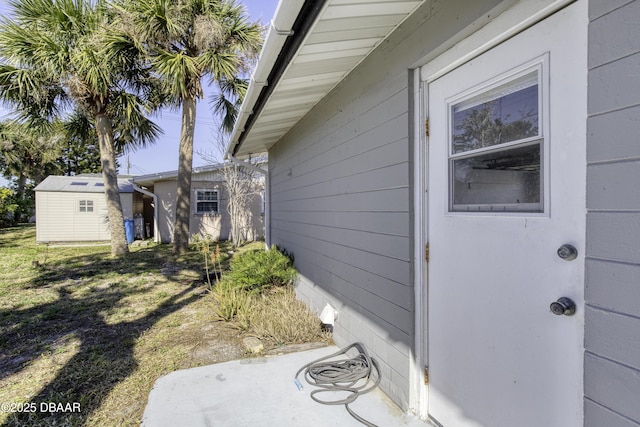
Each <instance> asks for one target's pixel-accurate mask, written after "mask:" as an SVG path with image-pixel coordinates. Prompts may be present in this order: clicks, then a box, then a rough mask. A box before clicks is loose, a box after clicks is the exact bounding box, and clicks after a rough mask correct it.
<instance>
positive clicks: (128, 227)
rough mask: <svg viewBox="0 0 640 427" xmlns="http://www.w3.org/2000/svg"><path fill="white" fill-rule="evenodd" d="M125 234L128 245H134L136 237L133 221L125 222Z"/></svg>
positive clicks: (126, 220)
mask: <svg viewBox="0 0 640 427" xmlns="http://www.w3.org/2000/svg"><path fill="white" fill-rule="evenodd" d="M124 234H125V236H126V237H127V243H129V244H131V243H133V238H134V236H135V227H134V223H133V220H132V219H125V220H124Z"/></svg>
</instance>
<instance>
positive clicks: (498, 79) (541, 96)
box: [446, 53, 550, 217]
mask: <svg viewBox="0 0 640 427" xmlns="http://www.w3.org/2000/svg"><path fill="white" fill-rule="evenodd" d="M533 71H535V72H537V76H538V82H537V85H538V114H539V128H538V135H536V136H532V137H529V138H524V139H520V140H516V141H511V142H507V143H503V144H499V145H496V146H491V147H485V148H480V149H476V150H471V151H465V152H462V153H455V154H454V153H453V148H452V138H453V135H452V129H453V117H452V116H451V107H452V106H453V105H455V104H456V103H459V102H461V101H463V100H465V99H468V98H472V97H473V96H477V95H478V94H482V93H485V92H488V91H491V90H492V89H495V88H496V87H500V86H501V85H504V84H508V83H509V82H510V81H513V80H517V79H518V78H520V77H522V76H525V75H527V74H529V73H531V72H533ZM446 102H447V121H448V124H447V126H448V130H447V144H449V148H448V157H449V158H448V160H449V190H448V194H449V211H448V213H447V215H476V216H477V215H483V216H484V215H486V216H530V217H539V216H549V214H550V212H549V191H550V188H549V180H550V176H549V161H550V159H549V137H548V133H549V132H548V130H547V128H548V126H549V114H550V111H549V54H548V53H545V54H544V55H542V56H540V57H538V58H534V59H532V60H531V61H528V62H526V63H524V64H522V65H520V66H518V67H516V68H515V69H513V70H510V71H507V72H506V73H503V74H500V75H498V76H495V77H494V78H492V79H491V80H489V81H487V82H484V83H483V84H480V85H476V86H474V87H472V88H469V89H467V90H466V91H464V92H462V93H460V94H457V95H455V96H453V97H451V98H449V99H447V100H446ZM536 143H540V157H541V159H540V195H541V199H540V202H538V203H529V204H526V203H523V204H520V205H506V204H504V205H503V204H489V205H486V206H485V207H483V208H482V209H481V210H474V209H470V210H468V211H465V210H463V209H455V205H454V202H453V191H452V188H451V185H452V180H453V176H452V174H453V170H452V166H451V161H452V160H456V159H460V158H468V157H474V156H477V155H481V154H483V153H485V152H498V151H506V150H509V149H512V148H518V147H526V146H529V145H535V144H536ZM461 206H463V205H461ZM466 206H468V207H469V208H473V207H474V205H466ZM478 206H481V205H477V206H476V207H478ZM488 206H493V207H495V208H496V210H493V209H489V208H487V207H488ZM500 207H503V208H505V209H506V210H504V211H501V210H500V209H499V208H500Z"/></svg>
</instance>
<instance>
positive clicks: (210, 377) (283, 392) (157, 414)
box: [142, 346, 429, 427]
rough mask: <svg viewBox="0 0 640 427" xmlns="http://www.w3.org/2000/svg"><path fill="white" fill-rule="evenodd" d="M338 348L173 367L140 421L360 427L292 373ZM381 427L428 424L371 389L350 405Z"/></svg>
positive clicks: (151, 424)
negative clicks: (297, 381)
mask: <svg viewBox="0 0 640 427" xmlns="http://www.w3.org/2000/svg"><path fill="white" fill-rule="evenodd" d="M336 351H338V347H335V346H330V347H323V348H319V349H315V350H309V351H302V352H298V353H290V354H285V355H281V356H273V357H264V358H253V359H242V360H235V361H231V362H226V363H220V364H216V365H209V366H203V367H199V368H193V369H187V370H182V371H176V372H173V373H171V374H169V375H166V376H164V377H162V378H160V379H159V380H158V381H156V383H155V385H154V387H153V389H152V390H151V393H150V394H149V402H148V403H147V407H146V408H145V411H144V416H143V421H142V425H143V426H145V427H164V426H167V427H169V426H171V427H174V426H189V427H199V426H216V427H220V426H221V427H226V426H252V427H254V426H256V427H257V426H305V427H306V426H322V427H328V426H340V427H348V426H353V427H361V426H362V425H363V424H361V423H359V422H358V421H356V420H355V419H354V418H352V417H351V416H350V415H349V414H348V413H347V411H346V409H345V407H344V405H335V406H328V405H322V404H319V403H317V402H315V401H314V400H312V399H311V397H310V396H309V394H310V392H311V391H312V390H314V389H316V387H314V386H312V385H309V384H307V382H306V381H305V380H304V378H303V377H302V374H301V375H300V377H299V378H300V380H301V382H302V384H303V386H304V388H303V390H301V391H300V390H298V389H297V388H296V385H295V384H294V375H295V374H296V372H297V371H298V369H300V368H301V367H302V366H304V365H305V364H307V363H309V362H312V361H315V360H316V359H318V358H320V357H323V356H327V355H329V354H332V353H335V352H336ZM349 406H350V408H351V409H352V410H354V411H355V412H356V413H357V414H359V415H360V416H362V417H364V418H365V419H367V420H368V421H370V422H371V423H374V424H376V425H378V426H380V427H396V426H410V427H428V426H429V424H428V423H426V422H424V421H421V420H419V419H418V418H416V417H414V416H412V415H408V414H405V413H403V412H402V411H401V410H400V408H398V407H397V406H396V405H395V404H394V403H393V402H392V401H391V400H390V399H389V398H388V397H387V396H386V395H385V394H384V393H383V392H382V391H380V390H379V389H376V390H375V391H373V392H371V393H367V394H364V395H362V396H360V397H359V398H358V399H357V400H356V401H355V402H354V403H352V404H350V405H349Z"/></svg>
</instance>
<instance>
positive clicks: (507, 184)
mask: <svg viewBox="0 0 640 427" xmlns="http://www.w3.org/2000/svg"><path fill="white" fill-rule="evenodd" d="M541 81H542V79H541V67H535V69H533V70H532V69H529V70H527V71H524V72H522V73H520V74H519V75H517V76H515V77H512V78H510V79H509V81H506V82H505V81H502V82H500V83H498V84H496V85H494V86H491V87H488V88H486V87H485V88H482V90H474V91H472V92H471V94H470V95H468V96H466V97H464V98H462V99H456V100H454V101H453V102H451V103H450V104H449V117H450V128H449V129H450V136H449V141H450V145H449V148H450V150H449V172H450V179H449V194H450V205H449V207H450V211H452V212H542V211H543V175H542V167H541V165H542V164H543V162H542V159H543V155H544V153H543V146H544V143H543V141H544V140H543V133H542V122H541V117H542V115H541V113H542V111H541V107H542V103H541V98H542V91H541V86H542V85H541Z"/></svg>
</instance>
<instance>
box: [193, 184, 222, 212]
mask: <svg viewBox="0 0 640 427" xmlns="http://www.w3.org/2000/svg"><path fill="white" fill-rule="evenodd" d="M203 191H208V192H213V191H215V193H216V200H215V202H216V205H217V207H216V210H215V211H207V212H200V211H199V209H198V203H204V202H212V201H213V200H200V198H199V197H198V196H199V193H200V192H203ZM194 196H195V206H194V214H195V215H219V214H220V190H219V189H218V188H197V189H196V190H195V192H194Z"/></svg>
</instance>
